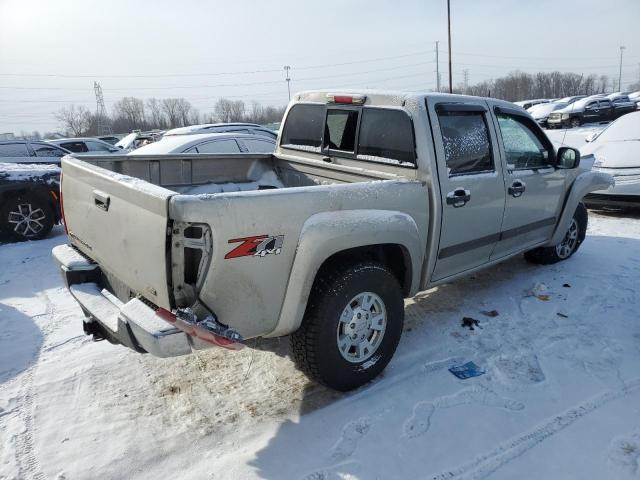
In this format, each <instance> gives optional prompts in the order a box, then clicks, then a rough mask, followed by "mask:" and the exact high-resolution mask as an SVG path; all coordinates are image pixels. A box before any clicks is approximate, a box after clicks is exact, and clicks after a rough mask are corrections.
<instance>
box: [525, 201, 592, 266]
mask: <svg viewBox="0 0 640 480" xmlns="http://www.w3.org/2000/svg"><path fill="white" fill-rule="evenodd" d="M573 220H574V221H575V226H576V229H577V232H576V233H577V236H576V238H575V243H573V245H569V244H565V242H568V241H569V240H570V239H569V237H570V234H571V229H572V227H573V225H574V222H572V223H571V225H570V226H569V231H567V234H566V235H565V237H564V238H563V240H562V242H561V243H560V244H558V245H555V246H552V247H539V248H535V249H533V250H530V251H528V252H525V254H524V258H526V259H527V261H528V262H531V263H537V264H540V265H550V264H552V263H557V262H560V261H562V260H566V259H568V258H570V257H571V256H572V255H573V254H574V253H576V252H577V251H578V248H580V245H582V242H583V241H584V238H585V236H586V235H587V224H588V221H589V215H588V213H587V208H586V207H585V206H584V203H579V204H578V208H576V211H575V213H574V214H573ZM561 246H562V247H561ZM566 248H569V249H568V250H567V249H566Z"/></svg>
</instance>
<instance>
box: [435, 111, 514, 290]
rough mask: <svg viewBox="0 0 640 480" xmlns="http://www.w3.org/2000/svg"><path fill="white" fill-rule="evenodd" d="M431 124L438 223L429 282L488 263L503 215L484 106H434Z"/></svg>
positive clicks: (499, 171) (494, 145) (501, 191)
mask: <svg viewBox="0 0 640 480" xmlns="http://www.w3.org/2000/svg"><path fill="white" fill-rule="evenodd" d="M429 110H430V117H431V118H432V119H433V122H432V123H433V134H434V143H435V146H436V151H437V166H438V178H439V182H440V194H441V208H442V224H441V231H440V244H439V250H438V258H437V262H436V266H435V270H434V272H433V275H432V279H433V280H439V279H442V278H445V277H449V276H451V275H455V274H457V273H460V272H463V271H465V270H469V269H472V268H474V267H478V266H480V265H482V264H484V263H487V262H488V261H489V257H490V255H491V252H492V250H493V248H494V246H495V244H496V242H497V240H498V238H499V234H500V224H501V223H502V215H503V212H504V202H505V193H504V181H503V177H502V166H501V164H500V162H499V161H497V158H496V157H495V152H497V150H498V144H497V143H496V140H495V133H494V129H493V126H492V123H491V119H490V117H489V113H488V111H487V105H486V103H485V102H483V101H481V100H478V101H475V102H469V101H466V100H465V102H464V103H444V102H443V103H436V104H435V106H434V105H430V106H429Z"/></svg>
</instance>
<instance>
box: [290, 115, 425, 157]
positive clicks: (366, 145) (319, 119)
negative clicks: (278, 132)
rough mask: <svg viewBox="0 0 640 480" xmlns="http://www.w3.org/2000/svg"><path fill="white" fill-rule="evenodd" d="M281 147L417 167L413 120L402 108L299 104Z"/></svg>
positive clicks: (291, 118)
mask: <svg viewBox="0 0 640 480" xmlns="http://www.w3.org/2000/svg"><path fill="white" fill-rule="evenodd" d="M280 144H281V146H282V147H283V148H290V149H294V150H303V151H310V152H314V153H325V154H326V155H330V156H332V157H339V158H350V159H357V160H361V161H367V162H375V163H384V164H392V165H398V166H402V167H410V168H415V166H416V154H415V138H414V132H413V124H412V122H411V117H410V116H409V114H408V113H407V112H405V111H404V110H402V109H399V108H396V109H394V108H384V107H368V106H366V107H360V106H342V105H326V106H325V105H321V104H302V103H301V104H297V105H294V106H293V107H292V108H291V110H290V112H289V115H288V117H287V121H286V122H285V125H284V129H283V132H282V139H281V142H280Z"/></svg>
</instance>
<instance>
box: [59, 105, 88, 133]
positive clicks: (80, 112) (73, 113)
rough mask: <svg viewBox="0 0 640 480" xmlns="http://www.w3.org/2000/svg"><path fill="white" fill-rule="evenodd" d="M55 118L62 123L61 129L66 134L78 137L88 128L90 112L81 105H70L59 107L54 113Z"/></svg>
mask: <svg viewBox="0 0 640 480" xmlns="http://www.w3.org/2000/svg"><path fill="white" fill-rule="evenodd" d="M54 115H55V117H56V119H57V120H58V121H59V122H60V123H61V124H62V129H63V130H64V131H65V132H66V133H67V135H73V136H74V137H80V136H82V135H83V134H85V132H86V131H87V130H88V129H89V126H90V124H91V112H89V110H88V109H87V108H86V107H83V106H82V105H80V106H76V105H73V104H72V105H70V106H69V107H66V108H61V109H60V110H58V111H57V112H56V113H55V114H54Z"/></svg>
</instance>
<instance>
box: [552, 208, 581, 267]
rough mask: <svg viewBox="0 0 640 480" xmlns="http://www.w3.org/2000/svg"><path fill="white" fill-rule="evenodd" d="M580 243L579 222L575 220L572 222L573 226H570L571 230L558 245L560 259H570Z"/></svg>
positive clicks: (557, 251)
mask: <svg viewBox="0 0 640 480" xmlns="http://www.w3.org/2000/svg"><path fill="white" fill-rule="evenodd" d="M577 243H578V222H576V220H575V218H574V219H573V220H571V225H569V230H567V233H566V235H565V236H564V239H563V240H562V242H560V243H559V244H558V245H556V253H557V254H558V256H559V257H560V258H563V259H564V258H568V257H569V256H570V255H571V253H572V252H573V250H574V249H575V248H576V245H577Z"/></svg>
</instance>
